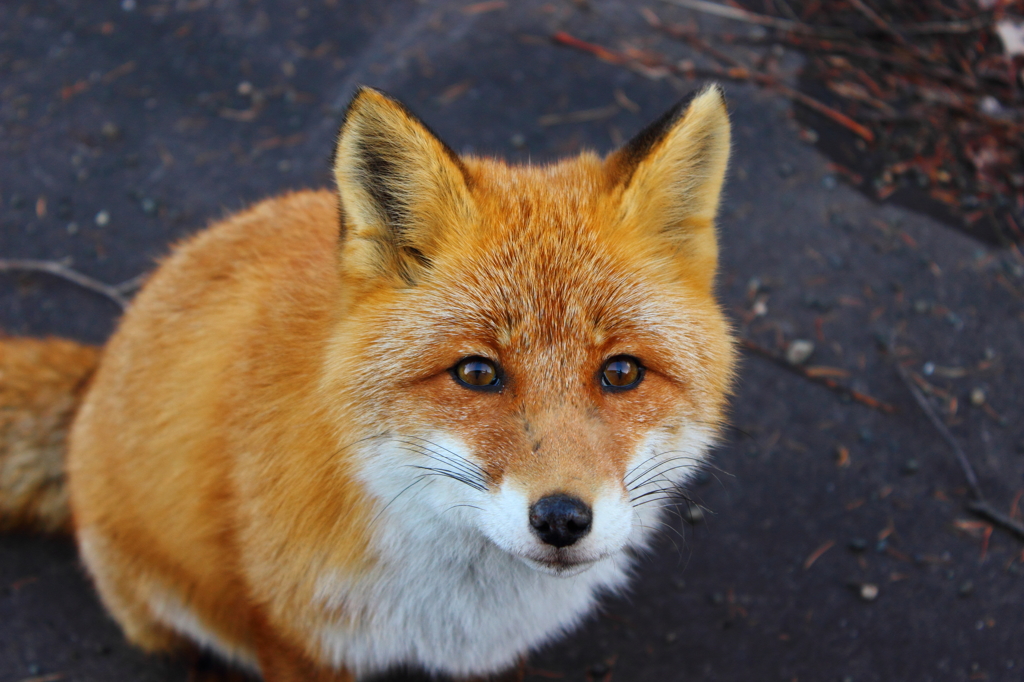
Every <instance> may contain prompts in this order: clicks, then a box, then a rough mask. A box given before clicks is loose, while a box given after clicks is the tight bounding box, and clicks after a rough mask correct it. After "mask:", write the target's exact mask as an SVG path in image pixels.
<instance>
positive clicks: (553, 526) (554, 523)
mask: <svg viewBox="0 0 1024 682" xmlns="http://www.w3.org/2000/svg"><path fill="white" fill-rule="evenodd" d="M593 517H594V515H593V513H591V511H590V507H588V506H587V505H586V504H585V503H584V502H583V501H582V500H580V499H578V498H575V497H572V496H570V495H564V494H561V493H559V494H557V495H548V496H547V497H542V498H540V499H539V500H537V501H536V502H535V503H534V504H533V506H532V507H530V525H531V526H533V530H534V532H535V533H537V536H538V537H539V538H540V539H541V540H543V541H544V542H545V543H547V544H549V545H553V546H555V547H568V546H569V545H571V544H573V543H574V542H576V541H577V540H579V539H580V538H582V537H583V536H585V535H586V534H587V533H589V532H590V522H591V521H592V520H593Z"/></svg>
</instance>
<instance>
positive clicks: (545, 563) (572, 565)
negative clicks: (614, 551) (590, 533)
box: [519, 552, 604, 578]
mask: <svg viewBox="0 0 1024 682" xmlns="http://www.w3.org/2000/svg"><path fill="white" fill-rule="evenodd" d="M561 554H562V553H561V552H558V553H556V554H553V555H548V556H544V557H539V556H528V555H519V558H520V559H522V560H523V562H525V563H526V565H528V566H529V567H530V568H532V569H534V570H535V571H540V572H541V573H547V574H549V575H556V576H559V577H566V578H568V577H571V576H574V575H579V574H580V573H583V572H584V571H586V570H587V569H589V568H590V567H592V566H593V565H594V564H596V563H597V562H598V561H600V560H601V559H603V558H604V557H603V556H598V557H574V556H560V555H561Z"/></svg>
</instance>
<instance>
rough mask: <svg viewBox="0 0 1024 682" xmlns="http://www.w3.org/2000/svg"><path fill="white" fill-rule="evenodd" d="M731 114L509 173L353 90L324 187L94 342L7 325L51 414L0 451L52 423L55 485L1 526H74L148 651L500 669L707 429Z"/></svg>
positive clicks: (41, 489)
mask: <svg viewBox="0 0 1024 682" xmlns="http://www.w3.org/2000/svg"><path fill="white" fill-rule="evenodd" d="M729 134H730V133H729V119H728V115H727V113H726V107H725V103H724V101H723V98H722V95H721V92H720V91H719V90H718V88H717V87H709V88H706V89H705V90H703V91H701V92H700V93H697V94H696V95H695V96H693V97H692V98H690V99H688V100H686V101H684V102H681V103H680V104H679V105H677V106H676V107H674V108H673V109H671V110H670V111H668V112H666V114H665V115H664V116H662V117H661V118H659V119H658V120H657V121H655V122H654V123H652V124H651V125H650V126H648V127H647V128H646V129H644V130H643V131H641V132H640V133H639V134H638V135H637V136H636V137H635V138H633V140H631V141H630V142H629V143H627V144H626V145H625V146H623V147H622V148H621V149H618V150H616V151H614V152H612V153H611V154H609V155H607V156H605V157H600V156H598V155H596V154H594V153H589V152H587V153H583V154H580V155H578V156H576V157H573V158H569V159H565V160H562V161H558V162H555V163H551V164H546V165H510V164H506V163H504V162H503V161H501V160H498V159H493V158H484V157H474V156H462V155H458V154H456V153H455V152H453V151H452V150H451V149H450V148H449V147H447V146H446V145H445V144H444V143H443V142H441V141H440V140H439V139H438V138H437V137H436V135H434V134H433V133H432V132H431V131H430V130H429V129H428V128H427V127H426V126H425V125H424V124H423V123H422V122H420V121H419V120H418V119H417V118H416V117H415V116H413V115H412V114H411V113H410V112H409V111H408V110H407V109H406V108H405V107H403V106H402V105H401V104H399V103H398V102H397V101H395V100H394V99H392V98H390V97H388V96H387V95H385V94H383V93H381V92H378V91H376V90H372V89H369V88H363V89H361V90H360V91H359V92H358V93H357V94H356V95H355V97H354V99H353V101H352V103H351V104H350V106H349V108H348V111H347V113H346V115H345V119H344V122H343V124H342V126H341V131H340V133H339V135H338V139H337V145H336V148H335V152H334V160H333V169H334V180H335V185H336V187H335V189H334V190H331V191H328V190H319V191H302V192H293V193H290V194H286V195H284V196H279V197H277V198H272V199H269V200H266V201H263V202H261V203H258V204H256V205H254V206H252V207H251V208H249V209H247V210H244V211H242V212H240V213H238V214H236V215H233V216H231V217H229V218H227V219H225V220H222V221H220V222H218V223H216V224H214V225H212V226H211V227H209V228H208V229H206V230H203V231H201V232H199V233H197V234H196V235H194V236H193V237H191V238H189V239H187V240H185V241H183V242H181V243H179V244H177V245H176V246H175V247H174V248H173V249H172V251H171V253H170V254H169V255H168V256H167V257H166V258H165V259H163V261H162V262H161V264H160V266H159V268H158V269H157V270H156V271H155V272H154V273H153V275H152V276H151V277H150V279H149V280H148V282H147V283H146V285H145V286H144V287H143V288H142V290H141V291H140V292H139V294H138V295H137V296H136V298H135V300H134V301H133V302H132V304H131V306H130V308H129V309H128V310H127V311H126V313H125V315H124V318H123V319H122V321H121V322H120V325H119V327H118V329H117V331H116V332H115V334H114V335H113V337H112V338H111V339H110V341H109V342H108V343H107V345H106V346H105V348H103V349H102V352H98V351H97V350H95V349H86V350H81V351H79V350H76V348H81V347H77V346H76V344H73V343H72V342H67V341H60V340H46V341H43V340H38V341H37V340H27V339H20V340H19V339H6V340H0V350H4V353H0V363H6V364H5V366H4V367H3V368H0V369H3V370H4V371H5V372H7V375H6V376H9V377H15V379H12V381H15V382H19V381H24V385H25V386H26V387H27V388H25V390H22V391H21V392H20V393H18V395H17V396H15V395H14V393H10V394H9V395H8V394H4V393H0V401H3V403H4V405H3V406H4V407H9V408H10V409H12V410H15V411H16V412H17V413H18V414H22V413H24V414H29V413H31V414H33V415H37V416H38V415H43V413H44V412H45V411H46V410H50V409H51V407H52V406H53V405H56V404H57V402H59V404H60V405H61V406H63V407H60V410H57V408H53V409H54V410H57V412H53V414H55V415H57V416H56V417H53V418H49V417H47V418H45V419H44V418H42V417H39V419H37V420H36V421H33V422H31V423H32V424H37V423H38V424H39V425H40V426H39V429H43V428H57V427H59V428H58V431H59V433H57V435H56V436H54V435H52V434H51V435H47V436H43V435H38V434H36V435H32V434H28V435H23V436H18V437H19V438H22V440H19V441H17V443H15V445H16V447H13V446H12V447H11V448H9V449H8V450H7V451H0V464H3V465H5V466H6V464H7V463H10V462H11V461H13V459H11V458H13V457H14V455H13V454H11V453H14V452H15V451H17V452H18V453H20V454H18V455H17V456H18V457H21V458H23V459H24V458H25V457H36V458H37V459H38V461H39V463H40V464H39V467H40V468H39V469H38V471H43V469H42V467H43V466H44V464H45V466H48V467H50V469H48V470H47V471H50V472H51V473H52V472H54V471H57V470H58V469H60V468H61V467H63V465H61V464H60V460H61V458H62V457H63V449H62V448H63V442H64V441H63V431H60V429H64V430H68V429H69V433H68V437H67V462H66V471H67V488H66V489H65V488H63V487H61V486H62V485H63V483H60V484H59V485H58V484H53V485H50V483H46V484H45V485H44V484H43V483H38V485H37V484H36V483H32V485H29V484H28V483H25V484H24V485H22V486H21V488H19V490H22V491H23V492H24V491H29V492H28V493H24V494H21V496H20V497H14V496H13V494H12V495H7V496H3V495H0V521H2V519H3V518H7V519H15V520H20V522H21V523H23V524H28V525H32V524H34V525H36V526H39V527H42V526H46V527H50V528H54V527H62V526H63V527H67V526H68V525H73V527H74V532H75V535H76V538H77V542H78V546H79V549H80V552H81V556H82V560H83V562H84V564H85V566H86V568H87V570H88V572H89V574H90V576H91V577H92V580H93V582H94V584H95V586H96V589H97V591H98V593H99V595H100V597H101V599H102V601H103V603H104V605H105V606H106V608H107V609H108V610H109V612H110V614H111V615H112V616H113V617H114V618H115V619H116V620H117V622H118V623H119V624H120V625H121V627H122V629H123V631H124V633H125V635H126V636H127V637H128V639H130V640H131V641H132V642H134V643H136V644H137V645H139V646H140V647H142V648H144V649H146V650H150V651H155V650H169V649H174V648H176V647H180V646H182V645H183V644H185V645H189V646H193V647H196V646H197V647H200V648H202V649H206V650H209V651H211V652H213V653H214V654H217V655H219V656H221V657H222V658H224V659H225V660H227V661H229V662H231V663H233V664H235V665H237V666H240V667H242V668H246V669H249V670H251V671H253V672H256V673H258V674H260V675H262V677H263V679H265V680H268V681H269V682H286V681H290V680H296V681H297V680H303V681H306V680H322V681H326V680H334V681H337V682H343V681H351V680H355V679H357V678H358V677H361V676H364V675H370V674H374V673H379V672H382V671H386V670H389V669H394V668H396V667H402V666H405V667H415V668H420V669H423V670H426V671H428V672H430V673H436V674H446V675H452V676H455V677H458V678H462V679H479V678H481V677H482V676H487V675H491V674H495V673H498V672H501V671H503V670H507V669H509V668H513V667H514V666H515V665H516V664H517V662H518V661H520V660H521V659H522V658H523V657H524V656H525V655H527V654H528V653H529V651H530V650H532V649H534V648H536V647H537V646H539V645H541V644H543V643H545V642H548V641H550V640H552V639H553V638H556V637H558V636H560V635H562V634H564V633H565V632H567V631H568V630H570V629H572V628H573V627H575V626H576V625H578V623H579V622H580V621H581V619H583V618H584V617H585V616H586V615H587V614H588V613H591V612H592V611H593V609H594V607H595V605H596V603H597V600H598V599H599V597H600V595H601V594H602V593H606V592H610V591H616V590H620V589H622V588H623V587H624V586H625V585H626V584H627V582H628V578H629V576H630V574H631V573H632V572H633V568H632V563H633V558H634V557H635V556H636V555H637V553H639V552H642V551H644V549H645V548H646V547H647V546H648V545H649V543H650V540H651V537H652V533H654V532H655V531H656V529H657V528H658V527H659V525H660V523H661V521H660V516H661V512H662V510H663V508H664V507H665V506H666V505H667V504H670V503H671V501H672V499H673V496H674V495H675V494H676V493H677V491H678V490H680V488H681V486H683V485H685V483H686V481H687V480H688V478H689V477H690V476H691V475H692V474H693V473H694V472H696V471H698V470H699V469H700V468H701V467H702V466H703V465H704V462H705V461H706V457H707V452H708V449H709V447H710V446H711V445H712V444H713V443H714V441H715V439H716V437H717V434H718V432H719V430H720V428H721V425H722V424H723V422H724V420H725V410H726V402H727V398H728V395H729V393H730V388H731V384H732V381H733V373H734V365H735V350H734V343H733V340H732V337H731V332H730V329H729V326H728V323H727V322H726V319H725V317H724V315H723V312H722V310H721V307H720V305H719V304H718V302H717V301H716V298H715V293H714V288H715V277H716V270H717V262H718V246H717V239H716V235H715V216H716V213H717V210H718V205H719V197H720V194H721V190H722V184H723V181H724V177H725V173H726V166H727V160H728V154H729V144H730V143H729ZM16 351H17V352H16ZM5 358H6V359H5ZM14 358H21V359H19V360H18V361H17V362H15V361H14ZM26 358H27V359H26ZM45 367H50V368H51V369H53V371H50V370H47V371H46V372H44V371H43V369H44V368H45ZM54 368H64V369H63V370H61V372H63V373H61V372H58V371H57V370H56V369H54ZM64 370H66V371H64ZM47 372H49V373H47ZM54 377H57V378H54ZM33 382H34V383H33ZM45 382H50V383H45ZM44 384H45V386H44ZM20 385H21V384H19V386H20ZM44 388H45V391H44ZM44 393H45V395H47V396H51V398H47V400H49V401H50V402H46V401H45V400H40V401H36V402H32V401H31V400H23V401H22V402H17V401H18V400H22V398H21V397H18V396H22V397H24V396H26V395H32V396H34V395H43V394H44ZM52 396H56V397H52ZM58 399H59V400H58ZM54 401H57V402H54ZM60 401H63V402H60ZM37 403H38V404H37ZM44 403H45V405H44ZM39 405H43V407H40V406H39ZM46 405H49V406H50V407H46ZM33 410H35V412H32V411H33ZM61 410H62V411H61ZM45 414H50V413H49V412H45ZM72 415H73V420H72ZM44 416H45V415H44ZM25 423H29V422H25ZM69 423H70V427H69V426H68V424H69ZM54 424H56V427H55V426H54ZM46 425H50V426H46ZM19 433H21V432H19ZM26 433H27V432H26ZM55 438H56V440H54V439H55ZM55 442H56V443H58V445H59V447H58V448H57V450H55V449H54V446H53V443H55ZM44 446H45V447H44ZM18 448H20V449H18ZM47 448H48V449H47ZM58 450H59V452H58ZM55 452H56V453H57V454H54V453H55ZM25 453H29V455H26V454H25ZM31 453H37V454H36V455H33V454H31ZM4 458H7V459H4ZM18 461H19V462H22V460H18ZM55 462H56V464H55ZM22 463H23V462H22ZM18 466H19V467H20V468H18V469H17V470H18V471H30V470H32V469H31V467H27V466H22V465H21V464H19V465H18ZM33 475H35V474H33ZM55 477H56V478H55ZM37 479H38V481H43V480H44V479H45V480H46V481H51V482H52V481H56V480H58V479H59V480H60V481H62V480H63V478H62V473H61V472H60V471H57V473H55V474H54V475H53V476H50V478H47V477H46V476H43V475H42V474H39V475H38V476H37ZM37 479H33V481H36V480H37ZM32 486H35V487H32ZM32 491H36V492H32ZM67 495H69V498H70V502H69V503H68V502H67V501H66V499H65V496H67ZM44 498H45V499H44ZM69 513H70V516H71V518H72V520H73V524H69V523H68V515H69Z"/></svg>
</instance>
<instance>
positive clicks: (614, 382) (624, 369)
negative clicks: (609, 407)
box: [601, 355, 644, 390]
mask: <svg viewBox="0 0 1024 682" xmlns="http://www.w3.org/2000/svg"><path fill="white" fill-rule="evenodd" d="M643 378H644V368H643V366H642V365H641V364H640V361H639V360H637V359H636V358H634V357H632V356H629V355H616V356H615V357H613V358H611V359H610V360H608V362H606V363H604V367H603V368H602V369H601V385H602V386H604V387H605V388H610V389H612V390H627V389H630V388H635V387H636V385H637V384H639V383H640V381H641V380H642V379H643Z"/></svg>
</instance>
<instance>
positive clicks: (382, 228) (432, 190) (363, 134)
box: [334, 87, 473, 286]
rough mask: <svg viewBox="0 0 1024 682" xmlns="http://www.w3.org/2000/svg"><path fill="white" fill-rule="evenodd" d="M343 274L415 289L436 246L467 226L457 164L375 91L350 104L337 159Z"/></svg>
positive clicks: (468, 203)
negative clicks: (454, 231)
mask: <svg viewBox="0 0 1024 682" xmlns="http://www.w3.org/2000/svg"><path fill="white" fill-rule="evenodd" d="M334 178H335V181H336V182H337V185H338V194H339V197H340V200H341V209H342V213H343V220H344V241H343V244H342V260H343V267H344V269H345V272H346V274H348V275H354V276H357V277H362V278H365V279H373V278H384V279H385V280H386V281H389V282H391V283H392V284H393V285H395V286H413V285H415V284H416V282H417V281H418V280H419V279H420V278H421V277H422V276H423V275H424V274H425V273H426V271H427V270H428V269H429V268H430V265H431V261H432V258H433V255H434V254H435V253H436V252H437V251H438V249H439V244H440V242H441V240H443V239H445V238H447V237H450V236H453V235H450V234H448V233H449V232H451V231H453V230H457V229H459V228H460V227H461V226H464V225H468V224H469V223H470V219H469V218H470V214H471V213H472V210H473V209H472V198H471V197H470V194H469V184H468V174H467V172H466V169H465V166H463V164H462V161H461V160H460V159H459V157H458V156H457V155H456V154H455V152H453V151H452V150H451V149H450V148H449V147H448V146H447V145H445V144H444V143H443V142H441V141H440V140H439V139H438V138H437V137H436V136H435V135H434V134H433V133H432V132H431V131H430V129H429V128H427V126H426V125H424V124H423V123H422V122H421V121H420V120H419V119H418V118H416V117H415V116H414V115H413V114H412V113H411V112H409V110H408V109H406V108H405V107H404V106H402V105H401V104H400V103H398V102H397V101H395V100H393V99H391V98H390V97H388V96H387V95H384V94H383V93H381V92H378V91H377V90H373V89H371V88H365V87H364V88H360V89H359V91H358V92H357V93H356V95H355V97H354V98H353V99H352V103H351V104H349V107H348V111H347V112H346V114H345V121H344V123H342V125H341V132H340V134H339V137H338V146H337V149H336V151H335V155H334Z"/></svg>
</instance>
